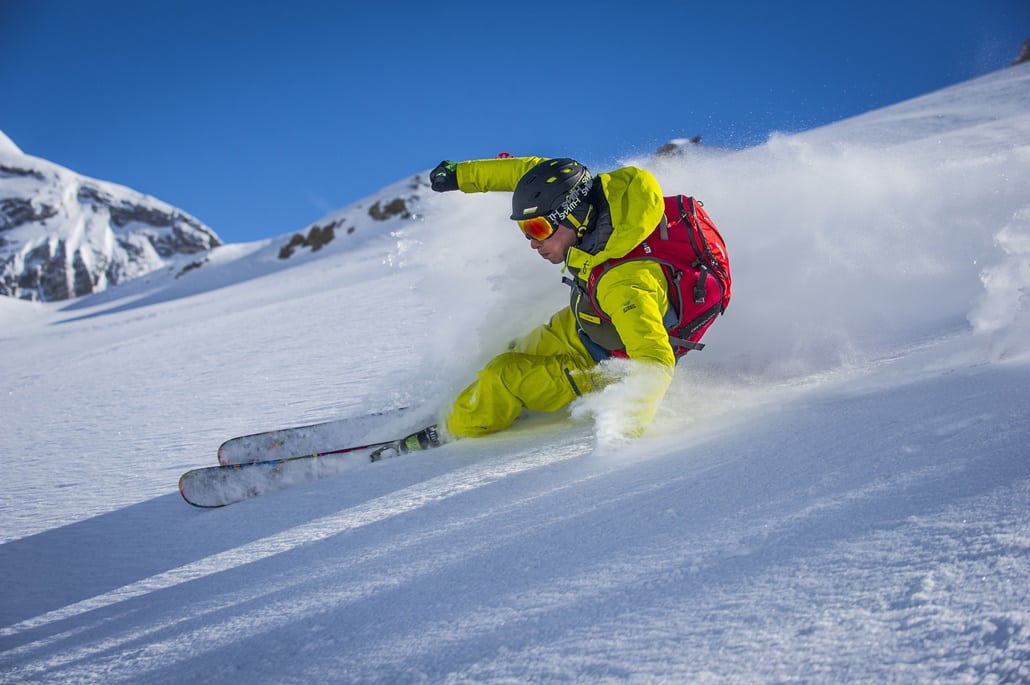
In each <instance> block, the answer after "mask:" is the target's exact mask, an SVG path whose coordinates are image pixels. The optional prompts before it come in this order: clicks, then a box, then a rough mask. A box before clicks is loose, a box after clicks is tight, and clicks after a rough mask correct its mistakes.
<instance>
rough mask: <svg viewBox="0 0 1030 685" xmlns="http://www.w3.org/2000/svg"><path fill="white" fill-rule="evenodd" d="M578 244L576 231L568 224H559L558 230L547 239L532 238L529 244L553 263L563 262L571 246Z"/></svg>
mask: <svg viewBox="0 0 1030 685" xmlns="http://www.w3.org/2000/svg"><path fill="white" fill-rule="evenodd" d="M575 244H576V232H575V231H574V230H573V229H571V228H569V227H568V226H558V230H556V231H555V232H554V233H552V234H551V237H549V238H547V239H546V240H536V239H530V241H529V246H530V247H532V248H533V249H534V250H536V251H537V254H539V255H540V256H541V257H543V258H544V259H546V260H547V261H549V262H550V263H551V264H561V263H562V262H564V261H565V255H566V254H568V252H569V248H570V247H572V246H573V245H575Z"/></svg>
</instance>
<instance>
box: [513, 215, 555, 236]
mask: <svg viewBox="0 0 1030 685" xmlns="http://www.w3.org/2000/svg"><path fill="white" fill-rule="evenodd" d="M518 224H519V229H521V230H522V232H523V233H524V234H525V236H526V238H528V239H529V240H536V241H539V242H543V241H545V240H547V239H548V238H550V237H551V236H552V235H554V232H555V231H557V230H558V225H557V224H553V223H551V221H550V219H548V218H547V217H546V216H534V217H533V218H532V219H519V221H518Z"/></svg>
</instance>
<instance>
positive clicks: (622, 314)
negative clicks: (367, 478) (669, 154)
mask: <svg viewBox="0 0 1030 685" xmlns="http://www.w3.org/2000/svg"><path fill="white" fill-rule="evenodd" d="M430 182H431V185H432V188H433V190H435V191H437V192H447V191H453V190H461V191H463V192H466V193H474V192H488V191H507V192H512V193H513V194H512V214H511V218H512V219H513V220H514V221H516V222H517V225H518V227H519V228H520V229H521V230H522V232H523V233H524V234H525V236H526V238H528V239H529V245H530V247H531V248H532V249H533V250H536V252H537V253H538V254H539V255H540V256H541V257H542V258H544V259H546V260H547V261H549V262H551V263H552V264H561V263H563V262H564V264H565V267H566V269H567V271H568V272H569V273H570V274H572V278H571V279H568V278H567V279H565V280H566V282H568V283H569V284H570V285H571V286H572V297H571V302H570V305H569V306H568V307H565V308H563V309H561V310H560V311H558V312H557V313H556V314H554V315H553V316H552V317H551V319H550V321H549V322H548V323H546V324H543V325H542V326H539V327H538V328H536V329H534V330H532V331H530V332H529V333H528V334H527V335H525V336H523V337H522V338H519V339H517V340H515V341H513V342H512V343H510V344H509V346H508V349H507V350H506V351H505V352H503V353H501V354H499V355H498V356H496V357H494V358H493V359H492V360H491V361H490V362H489V363H488V364H487V365H486V366H485V367H484V368H483V369H482V370H481V371H480V372H479V374H478V377H477V379H476V380H475V381H474V382H473V383H472V384H471V385H469V386H468V387H467V388H465V390H464V391H462V392H461V393H460V394H459V395H458V397H457V399H456V400H455V401H454V403H453V405H452V406H451V407H450V410H449V412H448V413H447V414H446V416H445V418H444V420H443V422H442V423H443V425H442V429H438V427H437V426H430V427H428V428H425V429H423V430H421V431H419V432H417V433H414V434H412V435H410V436H408V437H407V438H405V439H404V440H401V441H398V443H396V445H395V446H394V449H396V450H397V451H399V452H407V451H410V450H418V449H427V448H430V447H436V446H437V445H439V444H441V442H442V441H446V439H448V438H449V437H457V438H463V437H477V436H482V435H487V434H489V433H493V432H495V431H498V430H502V429H504V428H506V427H508V426H509V425H511V424H512V423H513V422H514V421H515V419H516V418H517V417H518V416H519V415H520V414H521V413H522V411H523V410H524V409H528V410H531V411H541V412H549V411H557V410H559V409H562V408H563V407H565V406H566V405H568V404H569V403H570V402H572V401H573V400H574V399H576V398H577V397H579V396H581V395H583V394H586V393H588V392H590V391H592V390H597V389H599V388H600V387H601V386H603V385H604V384H606V383H607V382H610V379H606V377H605V375H604V374H602V373H599V372H598V371H597V365H598V364H599V363H600V362H602V361H604V360H606V359H609V358H611V357H613V356H615V357H624V358H628V359H630V360H633V362H634V363H632V364H631V365H630V366H631V370H630V372H629V374H628V375H627V376H625V377H623V378H621V379H620V380H619V381H618V382H619V383H621V384H624V386H625V388H626V389H627V404H626V406H625V410H624V416H623V419H624V420H623V421H622V426H621V431H620V432H621V433H622V434H624V435H626V436H628V437H636V436H639V435H640V434H642V433H643V432H644V431H645V430H646V428H647V427H648V425H649V424H650V423H651V421H652V419H653V418H654V416H655V413H656V411H657V409H658V406H659V404H660V403H661V401H662V398H663V397H664V395H665V393H666V390H667V388H668V387H669V383H670V382H671V381H672V377H673V370H674V367H675V364H676V359H677V357H678V356H681V355H682V354H684V353H686V351H687V350H688V349H700V348H701V347H703V345H700V344H699V343H698V342H697V340H699V339H700V337H701V335H703V334H704V331H705V330H707V328H708V326H709V325H711V323H712V321H713V320H714V319H715V317H716V316H717V315H718V314H721V313H722V310H723V309H724V308H725V305H726V304H727V303H728V302H729V262H728V259H727V258H726V254H725V247H724V245H723V244H722V240H721V237H718V238H717V240H716V241H715V242H716V243H717V244H716V245H714V246H713V247H714V249H715V250H716V252H717V253H718V256H719V257H720V260H721V264H722V267H723V268H719V265H718V264H715V263H714V261H712V262H711V263H712V264H713V270H714V271H715V272H717V275H718V278H713V279H712V280H713V281H718V290H717V291H715V292H716V296H715V297H716V299H717V300H718V301H717V302H716V303H715V304H714V305H712V304H711V297H709V298H708V303H707V304H704V309H703V314H702V315H701V316H700V317H698V318H697V319H696V321H695V323H696V325H695V326H693V330H692V331H691V333H692V335H691V336H690V340H689V341H688V340H684V339H681V338H677V337H675V335H673V337H672V338H671V339H670V331H672V330H673V327H672V322H673V321H675V320H677V315H678V314H680V312H677V311H674V309H676V308H679V309H680V310H682V308H683V307H684V306H685V305H684V298H682V297H680V295H681V290H682V289H683V288H687V290H688V292H689V289H690V288H691V287H693V288H695V290H694V293H695V295H697V294H698V290H697V288H701V293H700V295H701V297H700V298H699V299H697V300H692V301H696V303H697V305H698V306H699V307H701V306H702V301H701V299H703V298H704V295H705V290H704V289H705V287H706V283H707V287H709V288H711V283H710V282H707V281H706V280H705V276H706V273H704V269H705V267H702V276H701V278H700V279H697V284H695V283H686V284H680V283H679V282H678V281H679V280H680V279H679V278H678V276H676V275H675V274H674V273H673V272H675V271H676V269H670V268H668V267H669V264H668V263H665V264H663V263H662V262H661V261H658V260H657V259H653V258H648V256H647V255H649V254H650V253H651V248H650V247H649V246H648V245H646V243H645V241H646V240H647V239H648V237H649V236H651V235H652V233H653V232H656V231H657V230H658V229H659V228H660V227H662V226H665V225H666V222H667V219H666V207H667V201H666V199H665V198H663V195H662V189H661V187H660V186H659V184H658V181H657V180H656V179H655V178H654V176H653V175H652V174H651V173H649V172H648V171H646V170H644V169H640V168H637V167H624V168H621V169H617V170H615V171H612V172H610V173H602V174H598V175H597V176H593V175H591V174H590V172H589V171H588V170H587V169H586V168H585V167H584V166H583V165H582V164H580V163H579V162H577V161H575V160H572V159H545V158H541V157H508V158H500V159H485V160H471V161H465V162H452V161H447V160H445V161H443V162H441V163H440V164H439V165H438V166H437V167H436V168H435V169H433V171H432V172H431V174H430ZM705 218H707V214H705ZM712 231H713V232H714V236H718V232H717V231H715V229H714V225H712ZM702 242H703V239H702ZM640 246H643V249H644V252H640ZM634 248H637V253H634V254H636V257H634V256H633V255H630V253H631V251H633V250H634ZM706 249H708V247H707V244H706ZM707 254H708V255H709V256H712V252H711V250H709V251H708V253H707ZM627 255H630V257H627ZM698 261H699V260H695V263H694V266H696V265H697V263H698ZM598 273H601V274H602V275H603V278H600V277H598ZM592 275H593V278H591V276H592ZM674 281H675V282H674ZM687 297H689V294H688V296H687ZM677 303H678V304H677ZM674 305H676V306H674ZM698 311H702V310H701V309H699V310H698ZM680 318H681V319H682V317H680ZM379 456H381V453H380V454H376V455H374V456H373V460H375V459H377V458H378V457H379Z"/></svg>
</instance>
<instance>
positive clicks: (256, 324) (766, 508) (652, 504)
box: [0, 64, 1030, 685]
mask: <svg viewBox="0 0 1030 685" xmlns="http://www.w3.org/2000/svg"><path fill="white" fill-rule="evenodd" d="M694 147H697V146H694ZM527 152H530V153H531V152H532V151H527ZM443 154H446V153H443ZM568 154H572V155H578V152H576V151H569V153H568ZM435 161H436V160H432V162H435ZM627 161H632V160H627ZM636 161H637V162H638V163H640V164H643V165H645V166H647V167H648V168H650V169H652V170H653V171H654V172H655V174H656V175H657V176H658V178H659V180H660V181H661V183H662V186H663V188H665V189H666V190H667V191H668V192H686V193H690V194H692V195H695V196H697V197H698V198H700V199H701V200H703V201H704V202H705V206H706V208H707V209H708V211H709V213H710V214H711V215H712V217H713V218H714V220H715V221H716V222H717V223H718V225H719V227H720V229H721V231H722V233H723V235H724V236H725V238H726V240H727V244H728V247H729V251H730V257H731V262H732V266H733V273H734V284H733V285H734V300H733V303H732V304H731V306H730V308H729V310H728V311H727V313H726V316H724V317H722V318H721V319H720V320H719V321H717V322H716V324H715V326H714V327H713V328H712V330H711V332H710V334H709V335H708V336H706V339H705V342H706V343H708V346H707V347H706V349H705V350H704V351H703V352H701V353H697V354H695V353H693V352H692V353H691V354H690V355H688V356H687V357H686V358H685V359H684V360H682V361H681V362H680V364H679V365H678V367H677V370H676V374H675V378H674V380H673V384H672V386H671V388H670V391H669V394H668V396H667V398H666V400H665V403H664V404H663V408H662V412H661V414H660V415H659V417H658V419H657V421H656V423H655V425H654V426H653V429H652V430H651V432H650V433H649V434H648V435H647V436H645V437H643V438H641V439H639V440H636V441H633V442H631V443H629V444H626V443H623V442H620V441H618V440H613V439H611V438H610V437H609V435H610V433H609V431H608V430H607V428H608V427H609V426H610V425H611V421H612V417H613V416H617V415H618V413H619V412H620V411H621V409H622V405H621V404H620V401H619V395H618V392H609V391H608V390H605V391H603V392H600V393H598V394H595V395H592V396H589V397H586V398H583V399H582V400H579V401H577V402H576V403H575V404H574V405H573V406H572V407H571V408H570V410H569V411H568V412H559V413H558V414H556V415H553V416H539V415H538V416H527V417H525V419H524V420H523V421H520V422H519V423H518V424H517V425H516V426H515V427H513V428H512V429H511V430H510V431H506V432H503V433H501V434H499V435H497V436H493V437H489V438H483V439H479V440H461V441H457V442H454V443H451V444H448V445H445V446H443V447H441V448H439V449H437V450H434V451H433V452H431V453H426V454H419V455H411V456H408V457H402V458H399V459H391V460H387V461H384V462H381V463H377V464H360V465H355V466H354V467H353V468H346V467H347V466H348V464H346V463H344V462H342V461H341V462H335V463H337V464H338V466H337V468H339V470H340V472H339V473H338V474H336V475H335V476H333V477H328V478H326V479H324V480H320V481H317V482H311V483H306V484H302V485H298V486H296V487H294V488H291V489H288V490H285V491H281V492H278V493H273V494H269V495H266V496H262V497H257V498H254V499H250V500H247V501H244V502H242V503H240V504H236V505H233V506H231V507H227V508H225V509H221V510H214V511H201V510H197V509H193V508H190V507H189V506H187V505H185V504H184V503H183V502H182V500H181V498H180V497H179V495H178V493H177V492H176V482H177V479H178V476H179V474H180V473H182V472H183V471H185V470H187V469H191V468H195V467H199V466H207V465H212V464H214V463H215V452H216V449H217V446H218V445H219V443H221V442H222V441H223V440H225V439H226V438H228V437H231V436H234V435H240V434H244V433H252V432H256V431H260V430H263V429H270V428H275V427H280V426H284V425H289V424H298V423H308V422H314V421H319V420H324V419H333V418H340V417H346V416H358V415H365V414H368V413H369V412H376V411H378V410H384V409H389V408H391V407H400V406H406V407H410V408H412V412H417V413H420V414H422V415H424V416H428V415H431V413H432V412H433V411H434V410H435V409H437V408H438V407H440V406H441V405H445V404H446V403H447V401H448V400H449V398H450V397H452V396H453V393H454V392H455V391H456V390H457V389H459V388H460V387H462V386H463V385H464V384H465V383H467V382H468V381H469V380H471V379H472V378H473V377H474V374H475V372H476V370H477V369H478V368H479V366H480V365H481V364H482V363H483V362H484V361H485V360H486V359H487V358H488V357H490V356H491V355H493V354H494V353H496V352H497V351H499V350H502V349H504V345H505V342H506V341H507V340H508V339H509V338H510V336H512V335H513V334H516V333H520V332H524V331H525V330H526V329H528V328H529V327H530V326H533V325H535V324H538V323H540V322H541V321H544V320H546V318H547V316H548V315H549V314H551V313H552V312H553V311H554V310H556V309H557V308H559V307H561V306H564V305H565V304H566V303H567V291H566V290H565V289H564V288H563V287H562V285H561V283H560V278H561V274H560V272H559V270H558V269H556V268H555V267H553V266H552V265H550V264H548V263H546V262H544V261H543V260H540V259H539V258H538V257H536V255H535V254H533V253H532V251H531V250H529V249H528V248H527V245H526V241H525V239H524V238H522V237H521V235H520V234H519V232H518V231H517V230H515V229H514V228H513V227H512V225H511V222H510V221H509V220H508V219H507V217H508V214H509V206H510V205H509V197H508V196H507V195H506V194H503V193H498V194H484V195H478V194H477V195H463V194H461V193H446V194H433V193H425V192H424V190H425V188H424V180H423V178H422V177H421V175H419V176H417V177H411V178H408V179H406V180H403V181H400V182H399V183H398V184H397V185H396V186H394V187H392V188H389V189H384V191H383V193H380V194H377V195H376V196H375V197H373V198H369V200H368V201H363V202H361V203H357V204H355V205H353V206H351V207H348V208H344V209H343V210H341V211H340V212H337V213H335V214H334V215H333V216H331V217H327V218H326V220H323V221H321V222H318V223H317V224H316V225H317V226H318V229H319V230H318V231H314V230H313V229H314V226H312V227H311V228H310V229H308V230H305V231H302V232H300V233H298V236H299V237H298V238H293V237H292V236H291V235H288V234H287V235H284V236H282V237H280V238H276V239H271V240H264V241H259V242H256V243H251V244H244V245H223V246H220V247H216V248H214V249H211V250H210V251H207V252H205V253H203V254H202V255H198V256H197V259H195V260H194V261H195V262H196V264H197V265H198V266H195V267H194V268H190V269H188V270H186V269H185V268H182V269H175V270H173V269H169V268H163V269H158V270H156V271H153V272H151V273H150V274H147V275H146V276H143V277H140V278H136V279H133V280H131V281H127V282H125V283H122V284H120V285H118V286H115V287H110V288H108V289H107V290H106V291H104V292H100V293H96V294H93V295H88V296H85V297H80V298H77V299H75V300H72V301H68V302H26V301H20V300H17V299H13V298H0V417H3V430H2V431H0V460H2V461H0V464H2V466H3V475H4V487H3V488H0V588H2V591H0V681H3V682H8V681H10V682H18V683H23V682H24V683H36V682H44V683H68V682H74V683H105V684H106V683H128V682H146V683H181V682H204V683H236V682H247V683H258V684H260V683H283V682H297V683H300V682H304V683H306V682H319V683H365V682H387V683H408V682H429V683H472V682H474V683H514V682H520V683H521V682H576V683H579V682H589V683H594V682H598V683H616V682H619V683H621V682H630V683H636V682H656V683H844V682H847V683H852V682H855V683H878V684H879V683H899V684H900V683H904V684H906V685H908V684H910V683H917V684H921V683H942V682H947V683H1026V682H1030V612H1028V610H1027V607H1028V606H1030V450H1028V447H1027V445H1030V421H1028V417H1030V306H1028V300H1027V292H1028V291H1030V190H1028V184H1027V179H1028V178H1030V64H1023V65H1019V66H1016V67H1012V68H1010V69H1006V70H1003V71H999V72H997V73H994V74H990V75H988V76H985V77H983V78H979V79H975V80H973V81H970V82H968V83H962V84H958V85H956V86H954V87H951V88H946V89H944V90H941V91H938V92H935V93H931V94H928V95H926V96H924V97H921V98H916V99H914V100H912V101H909V102H904V103H899V104H898V105H895V106H894V107H888V108H885V109H883V110H879V111H876V112H870V113H868V114H865V115H863V116H860V117H855V118H853V119H849V120H847V121H842V122H839V123H837V124H834V125H832V126H827V127H823V128H820V129H817V130H813V131H808V132H806V133H803V134H799V135H776V136H773V137H772V138H771V139H770V140H769V141H768V142H767V143H766V144H764V145H760V146H757V147H755V148H751V149H748V150H743V151H738V152H730V153H725V154H723V153H720V154H709V153H707V152H705V151H701V150H695V149H693V148H691V147H690V146H683V147H682V149H680V150H679V152H676V153H674V154H663V155H661V156H657V157H653V158H652V157H647V158H644V159H641V160H636ZM598 171H600V170H598ZM390 198H392V199H390ZM396 199H400V201H399V202H394V201H393V200H396ZM327 228H329V229H330V230H329V231H328V233H327ZM327 235H331V236H332V240H330V241H329V242H326V238H327ZM291 243H292V245H291ZM287 253H289V254H287ZM612 387H613V388H616V389H617V387H618V386H612ZM413 427H415V426H409V427H408V428H413ZM418 427H421V426H418ZM398 430H400V427H398ZM327 447H329V446H327Z"/></svg>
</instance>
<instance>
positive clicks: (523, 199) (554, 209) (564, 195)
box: [511, 158, 593, 223]
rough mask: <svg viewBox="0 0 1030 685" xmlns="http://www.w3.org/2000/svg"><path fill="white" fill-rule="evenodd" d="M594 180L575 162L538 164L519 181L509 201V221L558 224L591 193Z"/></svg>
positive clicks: (565, 159) (560, 159)
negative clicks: (540, 220) (537, 219)
mask: <svg viewBox="0 0 1030 685" xmlns="http://www.w3.org/2000/svg"><path fill="white" fill-rule="evenodd" d="M592 182H593V178H592V177H591V176H590V172H589V171H588V170H587V168H586V167H585V166H583V165H582V164H580V163H579V162H577V161H576V160H574V159H567V158H559V159H548V160H545V161H543V162H540V163H539V164H537V165H536V166H534V167H533V168H532V169H530V170H529V171H527V172H526V173H525V175H524V176H523V177H522V178H521V179H519V182H518V184H517V185H516V186H515V193H514V194H513V195H512V198H511V218H512V219H514V220H516V221H518V220H519V219H531V218H533V217H536V216H548V218H549V219H551V220H552V221H553V222H555V223H557V222H558V221H561V220H562V219H564V218H565V217H566V215H568V214H569V212H571V211H573V210H575V209H576V207H577V206H578V205H579V204H580V202H582V201H583V200H584V199H585V198H586V196H587V193H588V192H589V191H590V187H591V185H592Z"/></svg>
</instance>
